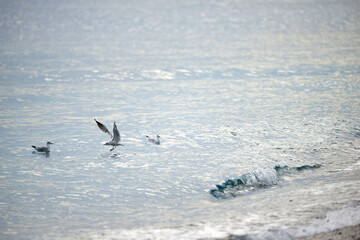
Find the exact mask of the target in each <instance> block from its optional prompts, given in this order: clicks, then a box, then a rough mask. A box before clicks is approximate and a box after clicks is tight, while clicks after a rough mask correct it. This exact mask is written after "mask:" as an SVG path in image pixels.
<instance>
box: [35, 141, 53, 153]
mask: <svg viewBox="0 0 360 240" xmlns="http://www.w3.org/2000/svg"><path fill="white" fill-rule="evenodd" d="M52 144H53V143H52V142H47V143H46V147H37V146H34V145H32V146H31V147H33V148H35V149H36V151H38V152H44V153H49V152H50V145H52Z"/></svg>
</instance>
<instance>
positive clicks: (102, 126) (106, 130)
mask: <svg viewBox="0 0 360 240" xmlns="http://www.w3.org/2000/svg"><path fill="white" fill-rule="evenodd" d="M94 120H95V122H96V124H97V125H98V127H99V128H100V130H101V131H103V132H104V133H107V134H109V135H110V137H111V138H112V137H113V136H112V135H111V133H110V131H109V129H107V127H105V125H104V124H102V123H101V122H99V121H97V120H96V119H95V118H94Z"/></svg>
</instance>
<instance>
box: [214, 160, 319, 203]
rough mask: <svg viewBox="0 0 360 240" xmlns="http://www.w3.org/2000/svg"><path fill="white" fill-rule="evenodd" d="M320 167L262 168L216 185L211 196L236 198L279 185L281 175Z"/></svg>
mask: <svg viewBox="0 0 360 240" xmlns="http://www.w3.org/2000/svg"><path fill="white" fill-rule="evenodd" d="M320 167H321V165H320V164H315V165H303V166H300V167H288V166H286V165H285V166H279V165H277V166H275V167H273V168H271V167H267V168H260V169H257V170H255V171H254V172H250V173H246V174H243V175H241V176H240V177H239V178H237V179H228V180H226V181H225V182H223V183H222V184H220V185H216V188H215V189H211V190H210V194H211V195H212V196H214V197H215V198H219V199H225V198H229V197H236V196H239V195H241V194H244V193H246V192H249V191H253V190H257V189H261V188H266V187H270V186H274V185H277V184H278V182H279V177H280V176H281V175H285V174H289V173H294V172H301V171H304V170H310V169H316V168H320Z"/></svg>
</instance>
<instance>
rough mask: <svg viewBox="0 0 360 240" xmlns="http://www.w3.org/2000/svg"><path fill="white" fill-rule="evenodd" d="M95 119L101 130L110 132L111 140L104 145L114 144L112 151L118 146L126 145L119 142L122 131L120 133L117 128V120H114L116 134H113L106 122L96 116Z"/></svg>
mask: <svg viewBox="0 0 360 240" xmlns="http://www.w3.org/2000/svg"><path fill="white" fill-rule="evenodd" d="M94 120H95V122H96V124H97V125H98V127H99V128H100V130H101V131H103V132H104V133H107V134H109V135H110V137H111V141H109V142H107V143H105V144H104V146H105V145H111V146H113V148H112V149H110V151H113V150H114V149H115V148H116V147H117V146H124V145H122V144H120V143H119V142H120V133H119V130H118V129H117V126H116V123H115V122H114V127H113V134H114V135H112V134H111V133H110V131H109V130H108V129H107V127H106V126H105V125H104V124H102V123H101V122H99V121H97V120H96V119H95V118H94Z"/></svg>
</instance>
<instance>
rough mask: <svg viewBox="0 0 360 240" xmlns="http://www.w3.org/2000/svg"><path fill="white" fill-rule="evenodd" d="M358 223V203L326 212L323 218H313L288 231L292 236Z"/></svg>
mask: <svg viewBox="0 0 360 240" xmlns="http://www.w3.org/2000/svg"><path fill="white" fill-rule="evenodd" d="M358 224H360V204H359V203H357V204H352V205H349V206H348V207H346V208H343V209H339V210H335V211H331V212H328V213H327V214H326V217H325V218H323V219H318V220H315V221H314V222H312V223H310V224H309V225H307V226H302V227H298V228H296V229H292V230H290V231H289V232H290V233H291V235H292V236H293V237H294V238H299V237H305V236H309V235H313V234H319V233H323V232H328V231H333V230H336V229H339V228H343V227H349V226H354V225H358Z"/></svg>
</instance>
